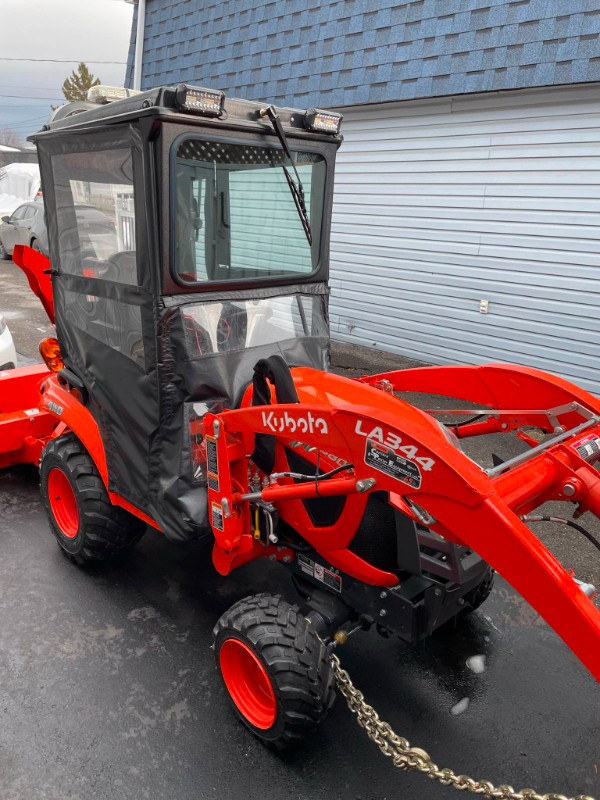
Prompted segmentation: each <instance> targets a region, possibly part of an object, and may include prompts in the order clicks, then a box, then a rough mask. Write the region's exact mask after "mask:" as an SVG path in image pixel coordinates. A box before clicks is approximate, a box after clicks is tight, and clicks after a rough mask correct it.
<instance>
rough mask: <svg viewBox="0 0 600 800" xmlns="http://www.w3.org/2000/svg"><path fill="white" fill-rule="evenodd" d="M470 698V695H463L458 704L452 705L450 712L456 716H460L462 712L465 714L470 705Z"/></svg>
mask: <svg viewBox="0 0 600 800" xmlns="http://www.w3.org/2000/svg"><path fill="white" fill-rule="evenodd" d="M469 703H470V700H469V698H468V697H463V699H462V700H459V701H458V703H456V705H454V706H452V708H451V709H450V713H451V714H452V716H454V717H458V716H459V715H460V714H464V713H465V711H466V710H467V708H468V707H469Z"/></svg>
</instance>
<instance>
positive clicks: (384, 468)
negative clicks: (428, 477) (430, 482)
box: [365, 439, 421, 489]
mask: <svg viewBox="0 0 600 800" xmlns="http://www.w3.org/2000/svg"><path fill="white" fill-rule="evenodd" d="M365 464H368V465H369V466H370V467H373V468H374V469H376V470H379V472H385V474H386V475H389V476H390V477H391V478H396V479H397V480H399V481H402V483H406V484H408V486H412V487H413V488H414V489H420V488H421V470H420V469H419V467H418V466H417V464H415V462H414V461H409V460H408V458H404V457H403V456H400V455H398V453H395V452H394V451H393V450H392V449H391V448H389V447H386V446H385V445H384V444H379V442H374V441H373V440H372V439H367V446H366V448H365Z"/></svg>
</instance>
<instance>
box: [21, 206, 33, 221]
mask: <svg viewBox="0 0 600 800" xmlns="http://www.w3.org/2000/svg"><path fill="white" fill-rule="evenodd" d="M34 216H35V208H34V207H33V206H25V211H24V214H23V219H33V217H34Z"/></svg>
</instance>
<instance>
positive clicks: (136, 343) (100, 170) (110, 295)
mask: <svg viewBox="0 0 600 800" xmlns="http://www.w3.org/2000/svg"><path fill="white" fill-rule="evenodd" d="M52 168H53V172H54V181H55V192H56V219H57V228H58V248H59V253H60V273H61V275H65V276H66V275H73V276H76V277H79V278H93V279H94V281H93V283H92V285H93V286H98V289H97V291H96V290H94V289H91V290H90V293H89V294H82V293H79V292H76V291H70V290H67V289H66V288H64V289H63V292H62V295H63V297H64V306H63V307H61V308H57V321H58V323H59V325H62V326H66V327H67V328H70V327H72V328H76V329H78V330H80V331H83V332H84V333H85V335H86V336H90V337H93V338H94V339H95V340H96V341H98V342H100V343H102V344H103V345H105V346H106V347H110V348H111V349H112V350H114V351H116V352H118V353H121V354H122V355H124V356H126V357H127V358H129V359H131V360H132V361H134V362H135V363H136V364H138V365H139V366H140V367H141V368H142V369H143V368H144V364H145V362H144V346H143V336H142V318H141V309H140V307H139V306H136V305H133V304H130V303H127V302H126V301H125V299H124V298H119V299H118V300H117V299H115V295H114V289H112V290H110V291H107V288H108V287H107V286H106V284H113V285H114V284H125V285H129V286H132V285H136V284H137V282H138V281H137V261H136V251H135V202H134V200H135V198H134V189H133V164H132V158H131V152H130V150H128V149H124V148H119V149H117V148H115V149H113V150H94V151H93V152H84V153H68V154H66V155H55V156H53V157H52ZM67 286H68V283H67ZM118 296H119V295H118V292H117V297H118Z"/></svg>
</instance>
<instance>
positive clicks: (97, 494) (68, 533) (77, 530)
mask: <svg viewBox="0 0 600 800" xmlns="http://www.w3.org/2000/svg"><path fill="white" fill-rule="evenodd" d="M40 491H41V495H42V502H43V503H44V507H45V509H46V513H47V514H48V520H49V522H50V528H51V530H52V532H53V533H54V535H55V537H56V541H57V542H58V545H59V547H60V548H61V549H62V550H63V551H64V553H66V555H67V556H68V557H69V558H70V559H71V560H72V561H74V562H75V563H77V564H85V563H88V562H93V561H104V560H106V559H108V558H112V557H114V556H116V555H119V554H120V553H123V552H124V551H125V550H128V549H129V548H131V547H133V545H134V544H136V542H138V541H139V540H140V539H141V537H142V536H143V535H144V532H145V530H146V525H145V523H144V522H142V520H140V519H138V518H137V517H134V516H133V515H132V514H129V513H127V512H126V511H125V510H124V509H122V508H119V507H118V506H114V505H112V503H111V502H110V500H109V497H108V493H107V491H106V489H105V487H104V483H103V482H102V478H101V477H100V474H99V472H98V470H97V469H96V465H95V464H94V462H93V460H92V458H91V456H90V455H89V453H88V452H87V450H86V449H85V448H84V447H83V445H82V444H81V442H80V441H79V439H78V438H77V437H76V436H75V435H74V434H72V433H67V434H64V435H63V436H59V437H58V438H57V439H52V440H51V441H50V442H49V443H48V444H47V445H46V447H45V448H44V450H43V451H42V458H41V463H40Z"/></svg>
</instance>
